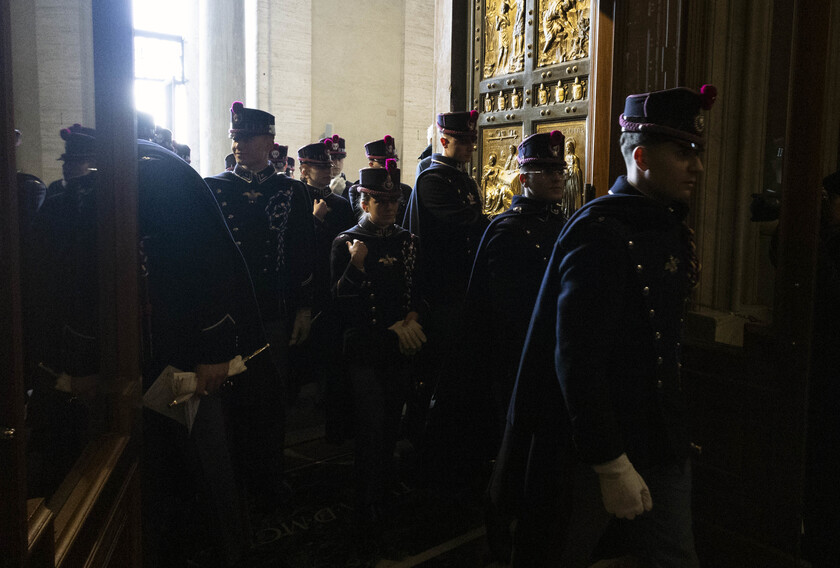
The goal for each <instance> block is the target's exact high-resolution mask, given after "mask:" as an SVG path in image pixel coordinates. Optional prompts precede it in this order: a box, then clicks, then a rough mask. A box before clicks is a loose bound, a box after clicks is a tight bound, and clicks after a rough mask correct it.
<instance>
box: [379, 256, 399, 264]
mask: <svg viewBox="0 0 840 568" xmlns="http://www.w3.org/2000/svg"><path fill="white" fill-rule="evenodd" d="M379 262H381V263H382V264H383V265H385V266H393V265H394V263H395V262H397V259H396V258H394V257H393V256H390V255H387V254H386V255H385V256H383V257H382V258H380V259H379Z"/></svg>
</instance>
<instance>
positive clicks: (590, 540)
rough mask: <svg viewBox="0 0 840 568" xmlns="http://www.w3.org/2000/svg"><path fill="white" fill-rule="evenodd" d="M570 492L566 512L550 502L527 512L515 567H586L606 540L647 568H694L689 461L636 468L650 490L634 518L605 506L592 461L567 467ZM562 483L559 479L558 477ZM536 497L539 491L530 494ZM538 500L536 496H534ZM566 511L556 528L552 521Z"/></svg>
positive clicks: (518, 530)
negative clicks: (647, 504) (648, 503)
mask: <svg viewBox="0 0 840 568" xmlns="http://www.w3.org/2000/svg"><path fill="white" fill-rule="evenodd" d="M569 473H570V475H571V477H572V478H573V488H574V490H573V493H572V494H571V495H569V496H568V498H569V501H567V504H568V505H567V506H568V508H569V510H568V514H567V515H564V509H557V508H555V509H554V510H553V511H552V510H551V508H550V504H549V503H543V505H548V506H547V507H546V508H544V509H543V510H542V511H538V512H537V511H530V512H529V511H527V510H526V511H525V512H523V514H522V518H520V519H519V521H518V522H517V525H516V529H515V531H514V543H513V559H512V560H513V562H512V565H513V566H514V568H520V567H526V566H527V567H529V568H532V567H543V566H545V567H549V566H550V567H552V568H578V567H581V568H586V567H587V566H590V565H591V563H592V561H593V560H594V558H592V556H593V554H594V553H595V552H596V549H598V548H599V545H600V547H601V548H603V545H604V544H605V543H604V542H602V537H605V535H606V538H607V539H609V541H610V542H609V544H608V546H607V549H608V554H607V556H611V555H613V554H612V552H613V551H618V552H619V553H625V552H629V553H631V554H633V555H635V556H637V557H638V558H639V559H640V560H641V561H642V565H643V566H645V567H647V568H697V567H698V566H699V561H698V559H697V554H696V552H695V549H694V533H693V531H692V520H691V468H690V464H689V462H688V461H686V462H685V463H684V465H683V467H680V466H679V465H677V464H668V465H660V466H654V467H651V468H646V469H642V470H639V474H640V475H641V476H642V478H643V479H644V480H645V483H647V486H648V488H649V489H650V494H651V499H652V500H653V508H652V509H651V510H650V511H648V512H646V513H644V514H643V515H641V516H638V517H636V518H635V519H633V520H632V521H630V520H626V519H622V520H619V519H615V518H614V517H612V516H611V515H609V514H608V513H607V512H606V510H605V509H604V505H603V501H602V499H601V489H600V484H599V481H598V476H597V474H595V472H594V471H593V470H592V468H591V466H589V465H586V464H577V465H576V467H574V468H573V471H571V472H569ZM558 483H562V480H558ZM534 498H535V500H539V499H540V498H539V496H535V497H534ZM535 502H536V501H535ZM558 516H565V518H564V520H563V526H564V527H565V528H564V529H561V531H560V533H558V525H557V523H555V522H553V520H554V519H557V517H558Z"/></svg>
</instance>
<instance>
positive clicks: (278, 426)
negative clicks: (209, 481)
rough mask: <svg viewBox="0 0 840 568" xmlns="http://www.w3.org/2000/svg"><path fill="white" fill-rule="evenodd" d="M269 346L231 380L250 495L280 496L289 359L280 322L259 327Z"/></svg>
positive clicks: (239, 457) (236, 427)
mask: <svg viewBox="0 0 840 568" xmlns="http://www.w3.org/2000/svg"><path fill="white" fill-rule="evenodd" d="M264 327H265V332H266V337H267V339H268V342H269V344H270V345H271V348H270V350H269V351H267V352H264V353H262V354H260V355H258V356H257V357H255V358H254V359H251V361H249V362H248V363H246V365H247V367H248V371H246V372H245V373H243V374H242V375H238V376H236V377H234V378H233V379H232V381H233V386H232V387H226V388H230V391H229V392H228V394H229V396H230V397H231V399H232V406H233V412H232V414H233V427H234V435H235V441H236V448H237V452H236V460H237V464H238V466H239V468H240V471H241V474H242V476H243V480H244V482H245V483H246V485H247V487H248V490H249V492H250V493H251V494H253V495H256V496H259V497H264V498H266V499H271V498H273V497H278V498H282V497H283V493H284V492H285V489H284V488H283V487H282V479H283V466H284V460H283V452H284V448H285V437H286V411H285V387H284V382H283V375H282V374H281V372H282V369H283V368H284V367H285V366H286V364H287V363H286V361H287V358H288V343H289V339H288V333H287V332H286V327H285V325H284V324H283V323H282V322H281V321H272V322H265V323H264Z"/></svg>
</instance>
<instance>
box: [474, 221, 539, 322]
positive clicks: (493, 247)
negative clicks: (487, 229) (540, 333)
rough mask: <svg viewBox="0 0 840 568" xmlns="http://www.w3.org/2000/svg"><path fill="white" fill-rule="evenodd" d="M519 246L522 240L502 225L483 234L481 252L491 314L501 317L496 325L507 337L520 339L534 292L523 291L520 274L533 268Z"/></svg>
mask: <svg viewBox="0 0 840 568" xmlns="http://www.w3.org/2000/svg"><path fill="white" fill-rule="evenodd" d="M521 248H522V239H521V238H517V235H516V234H515V232H514V230H513V229H511V228H509V227H506V226H504V225H500V226H498V228H497V229H496V230H495V231H493V233H492V234H490V233H488V234H487V235H486V236H485V251H484V253H483V254H484V258H485V259H486V263H487V287H488V298H487V299H488V300H489V302H490V306H492V307H493V311H494V315H495V316H496V317H501V318H503V319H504V321H503V322H498V324H499V325H498V328H499V329H505V330H507V331H508V332H509V333H507V336H508V337H519V338H522V337H524V335H525V332H526V331H528V319H530V318H529V317H524V316H523V314H525V313H527V314H529V316H530V313H531V311H532V310H533V309H534V302H533V299H534V298H535V295H534V294H526V293H523V292H522V287H523V285H524V284H523V282H522V277H523V275H526V274H530V273H531V272H532V271H533V270H532V268H531V267H530V266H528V260H529V257H528V256H526V255H524V254H522V250H521ZM530 284H531V283H528V285H530ZM523 321H524V326H523V324H522V322H523Z"/></svg>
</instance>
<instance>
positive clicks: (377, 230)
mask: <svg viewBox="0 0 840 568" xmlns="http://www.w3.org/2000/svg"><path fill="white" fill-rule="evenodd" d="M359 227H361V228H362V230H363V231H364V232H366V233H370V234H372V235H376V236H377V237H390V236H391V235H393V234H394V232H395V231H396V229H397V226H396V225H391V226H389V227H380V226H379V225H377V224H376V223H373V222H372V221H371V220H370V217H369V216H368V215H362V218H361V219H360V220H359Z"/></svg>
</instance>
